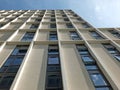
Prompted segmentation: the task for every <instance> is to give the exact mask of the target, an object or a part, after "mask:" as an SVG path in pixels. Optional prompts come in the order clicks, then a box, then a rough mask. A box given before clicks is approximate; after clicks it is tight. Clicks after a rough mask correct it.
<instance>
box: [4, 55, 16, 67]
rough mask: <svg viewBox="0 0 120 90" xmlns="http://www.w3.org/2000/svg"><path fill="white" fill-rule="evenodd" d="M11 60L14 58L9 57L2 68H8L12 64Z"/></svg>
mask: <svg viewBox="0 0 120 90" xmlns="http://www.w3.org/2000/svg"><path fill="white" fill-rule="evenodd" d="M13 60H14V57H9V58H8V59H7V60H6V62H5V64H4V66H9V65H10V64H11V63H12V61H13Z"/></svg>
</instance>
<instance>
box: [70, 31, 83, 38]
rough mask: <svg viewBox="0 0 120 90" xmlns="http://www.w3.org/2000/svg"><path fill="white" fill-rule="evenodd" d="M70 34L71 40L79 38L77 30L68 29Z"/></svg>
mask: <svg viewBox="0 0 120 90" xmlns="http://www.w3.org/2000/svg"><path fill="white" fill-rule="evenodd" d="M70 36H71V39H72V40H80V39H81V38H80V37H79V35H78V34H77V32H75V31H70Z"/></svg>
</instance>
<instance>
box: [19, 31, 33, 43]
mask: <svg viewBox="0 0 120 90" xmlns="http://www.w3.org/2000/svg"><path fill="white" fill-rule="evenodd" d="M33 37H34V32H26V33H25V35H24V36H23V38H22V40H21V41H32V39H33Z"/></svg>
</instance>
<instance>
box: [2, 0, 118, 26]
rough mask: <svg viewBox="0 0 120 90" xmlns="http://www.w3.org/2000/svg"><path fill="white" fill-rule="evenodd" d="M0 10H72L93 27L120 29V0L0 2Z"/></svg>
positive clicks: (5, 0)
mask: <svg viewBox="0 0 120 90" xmlns="http://www.w3.org/2000/svg"><path fill="white" fill-rule="evenodd" d="M0 9H72V10H73V11H75V12H76V13H77V14H79V15H80V16H81V17H82V18H83V19H85V20H87V21H88V22H89V23H90V24H92V25H93V26H95V27H120V0H0Z"/></svg>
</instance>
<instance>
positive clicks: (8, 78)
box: [0, 45, 28, 90]
mask: <svg viewBox="0 0 120 90" xmlns="http://www.w3.org/2000/svg"><path fill="white" fill-rule="evenodd" d="M27 49H28V45H17V46H16V47H15V49H14V50H13V52H12V53H11V55H10V56H9V57H8V59H7V60H6V62H5V63H4V64H3V66H2V67H1V68H0V76H1V77H0V90H9V88H10V86H11V84H12V82H13V80H14V77H15V75H16V73H17V71H18V69H19V67H20V65H21V63H22V61H23V58H24V56H25V54H26V52H27Z"/></svg>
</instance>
